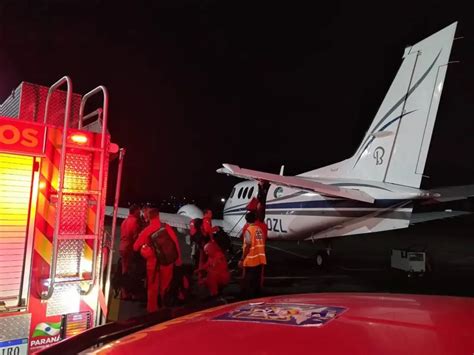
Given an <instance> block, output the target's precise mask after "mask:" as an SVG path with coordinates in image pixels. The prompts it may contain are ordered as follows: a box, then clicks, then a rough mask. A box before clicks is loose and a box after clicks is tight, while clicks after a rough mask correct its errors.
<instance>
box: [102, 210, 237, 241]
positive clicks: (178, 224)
mask: <svg viewBox="0 0 474 355" xmlns="http://www.w3.org/2000/svg"><path fill="white" fill-rule="evenodd" d="M105 215H106V216H109V217H113V215H114V207H113V206H106V208H105ZM127 216H128V208H125V207H119V208H118V211H117V218H119V219H124V218H127ZM160 220H161V221H162V222H164V223H166V224H169V225H170V226H171V227H174V228H179V229H182V230H188V229H189V222H190V221H191V218H190V217H188V216H185V215H182V214H176V213H164V212H160ZM212 225H213V226H219V227H221V228H222V229H223V230H224V231H225V232H226V233H229V235H231V236H234V237H235V236H237V234H238V232H239V231H238V230H233V229H232V226H231V225H230V224H229V223H227V222H226V221H224V220H222V219H213V220H212Z"/></svg>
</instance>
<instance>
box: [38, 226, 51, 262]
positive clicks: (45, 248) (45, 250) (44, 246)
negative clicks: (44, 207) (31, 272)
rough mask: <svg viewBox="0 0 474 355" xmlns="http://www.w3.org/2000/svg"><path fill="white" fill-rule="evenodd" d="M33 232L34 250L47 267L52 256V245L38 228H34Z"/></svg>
mask: <svg viewBox="0 0 474 355" xmlns="http://www.w3.org/2000/svg"><path fill="white" fill-rule="evenodd" d="M35 231H36V235H35V250H36V251H37V252H38V254H39V255H40V256H41V257H42V258H43V259H44V261H45V262H46V263H48V265H49V264H51V257H52V255H53V245H52V244H51V242H50V241H49V240H48V238H46V236H45V235H44V234H43V233H42V232H41V231H40V230H39V229H38V228H35Z"/></svg>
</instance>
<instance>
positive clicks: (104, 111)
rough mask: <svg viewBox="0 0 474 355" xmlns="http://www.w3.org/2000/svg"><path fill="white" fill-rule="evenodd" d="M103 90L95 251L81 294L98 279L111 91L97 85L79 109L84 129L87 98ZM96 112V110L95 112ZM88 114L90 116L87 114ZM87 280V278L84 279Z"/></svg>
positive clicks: (90, 289)
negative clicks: (89, 274)
mask: <svg viewBox="0 0 474 355" xmlns="http://www.w3.org/2000/svg"><path fill="white" fill-rule="evenodd" d="M100 92H102V95H103V102H102V111H97V110H96V111H97V112H98V113H99V116H100V113H102V135H101V141H100V163H99V164H100V166H99V181H98V185H99V186H98V190H97V195H96V196H97V197H96V198H97V211H96V215H95V221H94V235H95V237H94V245H93V251H92V266H91V280H90V284H89V288H88V289H87V290H86V291H83V290H82V289H81V294H82V295H88V294H89V293H90V292H91V291H92V289H93V288H94V285H95V283H96V279H97V270H96V268H97V256H98V252H99V246H98V242H99V234H100V232H101V231H100V220H101V216H102V212H103V211H102V196H103V188H104V163H105V153H106V146H105V145H106V135H107V120H108V111H109V93H108V91H107V88H106V87H105V86H103V85H100V86H98V87H96V88H95V89H93V90H91V91H89V92H88V93H87V94H85V95H84V96H83V97H82V101H81V106H80V109H79V125H78V127H79V129H82V126H83V121H84V108H85V105H86V103H87V100H89V98H91V97H92V96H94V95H95V94H97V93H100ZM93 113H94V112H93ZM87 116H90V114H89V115H87ZM84 281H85V280H84Z"/></svg>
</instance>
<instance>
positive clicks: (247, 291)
mask: <svg viewBox="0 0 474 355" xmlns="http://www.w3.org/2000/svg"><path fill="white" fill-rule="evenodd" d="M245 219H246V220H247V225H246V229H245V233H244V242H243V253H242V259H241V260H240V262H239V267H243V268H244V271H243V283H242V293H243V296H244V297H245V298H253V297H256V296H258V295H259V294H260V291H261V288H262V285H263V270H264V267H265V265H266V264H267V257H266V254H265V241H266V239H267V236H266V234H267V230H266V228H262V226H261V224H258V223H255V222H256V216H255V213H254V212H247V214H246V215H245ZM260 223H261V222H260Z"/></svg>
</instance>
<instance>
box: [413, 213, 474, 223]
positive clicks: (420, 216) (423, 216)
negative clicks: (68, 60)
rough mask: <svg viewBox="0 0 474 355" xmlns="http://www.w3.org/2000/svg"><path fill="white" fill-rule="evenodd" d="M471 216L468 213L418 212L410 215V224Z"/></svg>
mask: <svg viewBox="0 0 474 355" xmlns="http://www.w3.org/2000/svg"><path fill="white" fill-rule="evenodd" d="M469 214H472V212H468V211H451V210H446V211H433V212H419V213H413V214H412V215H411V219H410V224H418V223H424V222H431V221H436V220H439V219H446V218H454V217H459V216H466V215H469Z"/></svg>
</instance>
